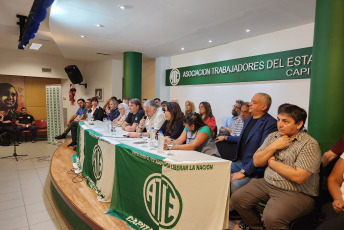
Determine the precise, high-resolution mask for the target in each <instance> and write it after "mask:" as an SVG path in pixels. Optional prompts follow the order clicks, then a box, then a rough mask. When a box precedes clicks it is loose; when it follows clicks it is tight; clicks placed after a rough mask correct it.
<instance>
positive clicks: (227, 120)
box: [220, 115, 239, 129]
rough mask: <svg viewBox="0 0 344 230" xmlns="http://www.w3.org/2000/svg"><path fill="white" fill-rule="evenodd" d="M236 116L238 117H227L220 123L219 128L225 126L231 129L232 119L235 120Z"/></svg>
mask: <svg viewBox="0 0 344 230" xmlns="http://www.w3.org/2000/svg"><path fill="white" fill-rule="evenodd" d="M238 118H239V116H237V117H234V116H233V115H231V116H229V117H227V119H226V121H225V123H223V124H222V125H221V127H220V129H223V128H225V127H227V128H230V129H232V128H233V125H234V121H235V120H236V119H238Z"/></svg>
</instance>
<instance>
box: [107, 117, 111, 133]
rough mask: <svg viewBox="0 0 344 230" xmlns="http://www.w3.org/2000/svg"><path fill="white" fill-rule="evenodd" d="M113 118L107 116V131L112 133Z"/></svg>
mask: <svg viewBox="0 0 344 230" xmlns="http://www.w3.org/2000/svg"><path fill="white" fill-rule="evenodd" d="M111 123H112V122H111V120H110V118H107V119H106V132H107V133H110V132H111V131H112V130H111Z"/></svg>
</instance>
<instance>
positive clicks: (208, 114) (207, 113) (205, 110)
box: [199, 101, 216, 136]
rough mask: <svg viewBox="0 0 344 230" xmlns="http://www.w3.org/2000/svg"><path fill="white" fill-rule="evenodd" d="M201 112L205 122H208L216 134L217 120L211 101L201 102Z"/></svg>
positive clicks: (212, 131) (213, 133)
mask: <svg viewBox="0 0 344 230" xmlns="http://www.w3.org/2000/svg"><path fill="white" fill-rule="evenodd" d="M199 113H200V114H201V116H202V120H203V121H204V123H206V124H207V125H208V126H209V128H210V129H211V133H212V135H213V136H214V135H216V133H215V128H216V120H215V117H214V116H213V111H212V109H211V106H210V104H209V102H206V101H202V102H201V103H199Z"/></svg>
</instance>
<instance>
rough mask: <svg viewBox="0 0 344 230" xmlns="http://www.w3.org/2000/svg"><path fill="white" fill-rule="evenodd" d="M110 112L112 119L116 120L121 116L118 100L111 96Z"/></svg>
mask: <svg viewBox="0 0 344 230" xmlns="http://www.w3.org/2000/svg"><path fill="white" fill-rule="evenodd" d="M109 106H110V113H109V118H110V120H111V121H113V120H115V119H116V118H117V117H118V116H119V110H118V108H117V107H118V101H117V99H114V98H111V99H110V102H109Z"/></svg>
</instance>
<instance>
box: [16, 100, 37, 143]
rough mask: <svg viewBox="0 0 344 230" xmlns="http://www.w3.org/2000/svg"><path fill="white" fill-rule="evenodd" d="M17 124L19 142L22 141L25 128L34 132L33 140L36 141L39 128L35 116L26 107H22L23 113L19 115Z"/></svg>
mask: <svg viewBox="0 0 344 230" xmlns="http://www.w3.org/2000/svg"><path fill="white" fill-rule="evenodd" d="M16 125H17V128H16V132H17V141H18V144H21V143H22V135H21V133H22V132H23V130H30V131H31V133H32V136H31V138H32V139H31V142H32V143H35V142H36V136H37V128H36V126H35V118H34V117H33V116H32V115H30V114H28V113H27V109H26V107H23V108H21V113H20V114H19V115H18V116H17V120H16Z"/></svg>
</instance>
